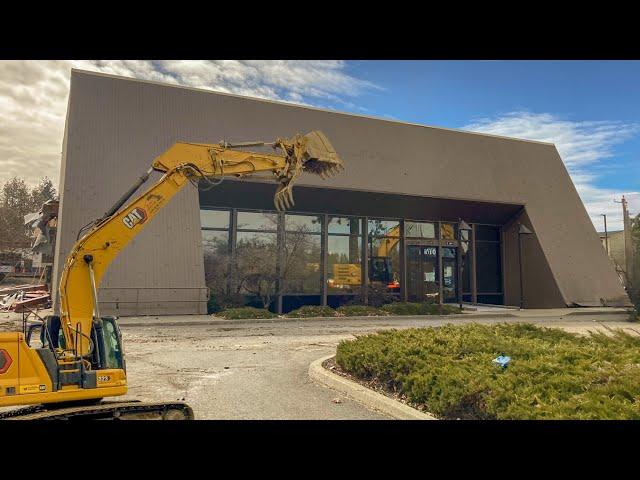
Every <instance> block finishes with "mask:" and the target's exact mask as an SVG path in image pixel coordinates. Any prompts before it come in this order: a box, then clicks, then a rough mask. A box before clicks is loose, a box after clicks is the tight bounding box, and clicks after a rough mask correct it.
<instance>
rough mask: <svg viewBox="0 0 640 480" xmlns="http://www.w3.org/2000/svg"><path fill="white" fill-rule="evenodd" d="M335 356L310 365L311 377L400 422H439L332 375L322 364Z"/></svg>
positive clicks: (427, 415) (352, 382)
mask: <svg viewBox="0 0 640 480" xmlns="http://www.w3.org/2000/svg"><path fill="white" fill-rule="evenodd" d="M334 356H335V355H328V356H326V357H322V358H319V359H318V360H316V361H314V362H312V363H311V365H309V377H311V379H312V380H314V381H316V382H318V383H320V384H322V385H324V386H326V387H329V388H331V389H333V390H337V391H338V392H340V393H342V394H344V395H346V396H347V397H349V398H351V399H352V400H355V401H356V402H358V403H361V404H363V405H364V406H366V407H369V408H371V409H373V410H377V411H379V412H381V413H384V414H386V415H389V416H391V417H393V418H395V419H398V420H437V418H435V417H433V416H432V415H429V414H426V413H422V412H420V411H418V410H416V409H415V408H411V407H409V406H408V405H405V404H403V403H400V402H398V401H396V400H393V399H391V398H389V397H387V396H385V395H382V394H381V393H378V392H374V391H373V390H371V389H369V388H367V387H363V386H362V385H360V384H359V383H356V382H354V381H351V380H348V379H346V378H344V377H341V376H340V375H336V374H335V373H331V372H330V371H328V370H327V369H325V368H324V367H323V366H322V363H323V362H325V361H326V360H329V359H330V358H333V357H334Z"/></svg>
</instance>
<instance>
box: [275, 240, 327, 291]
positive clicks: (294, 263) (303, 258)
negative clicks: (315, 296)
mask: <svg viewBox="0 0 640 480" xmlns="http://www.w3.org/2000/svg"><path fill="white" fill-rule="evenodd" d="M320 240H321V239H320V235H309V234H305V233H300V232H287V233H286V234H285V242H284V262H283V269H282V277H283V279H284V291H285V292H286V293H320V292H321V290H322V289H321V283H320V282H321V277H322V269H321V268H320V260H321V256H320V248H321V247H320Z"/></svg>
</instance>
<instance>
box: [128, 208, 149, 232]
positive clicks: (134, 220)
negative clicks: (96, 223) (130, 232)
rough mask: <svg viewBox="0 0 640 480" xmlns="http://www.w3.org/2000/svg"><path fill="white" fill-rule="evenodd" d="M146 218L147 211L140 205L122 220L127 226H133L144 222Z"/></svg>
mask: <svg viewBox="0 0 640 480" xmlns="http://www.w3.org/2000/svg"><path fill="white" fill-rule="evenodd" d="M146 219H147V212H145V211H144V210H143V209H141V208H140V207H136V208H134V209H133V210H131V211H130V212H129V213H127V214H126V215H125V216H124V218H123V219H122V222H123V223H124V224H125V225H126V226H127V228H133V227H135V226H136V225H137V224H139V223H144V222H145V220H146Z"/></svg>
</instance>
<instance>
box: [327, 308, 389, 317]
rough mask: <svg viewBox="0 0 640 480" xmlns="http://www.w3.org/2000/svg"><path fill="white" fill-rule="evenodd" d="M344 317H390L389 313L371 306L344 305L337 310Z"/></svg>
mask: <svg viewBox="0 0 640 480" xmlns="http://www.w3.org/2000/svg"><path fill="white" fill-rule="evenodd" d="M336 311H337V312H338V314H340V316H344V317H375V316H384V315H389V314H388V313H387V312H385V311H382V310H380V309H379V308H376V307H372V306H370V305H342V306H341V307H339V308H338V309H337V310H336Z"/></svg>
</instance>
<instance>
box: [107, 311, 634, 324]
mask: <svg viewBox="0 0 640 480" xmlns="http://www.w3.org/2000/svg"><path fill="white" fill-rule="evenodd" d="M581 315H592V316H593V315H595V316H608V317H611V316H616V317H617V316H620V317H621V319H620V321H621V320H622V319H623V318H625V319H626V316H627V315H628V314H627V313H625V312H620V311H618V312H597V313H594V312H568V313H565V314H563V315H559V316H557V317H549V316H544V315H541V316H540V318H541V319H549V321H550V322H553V321H556V320H558V319H560V320H562V319H564V320H565V321H570V320H569V319H568V318H566V317H577V316H581ZM523 317H524V315H519V314H515V313H508V312H491V313H489V312H487V313H484V312H483V313H461V314H460V313H458V314H451V315H384V316H353V317H298V318H256V319H251V318H243V319H237V320H224V319H222V318H219V317H214V316H207V318H206V319H202V320H185V321H180V322H177V321H171V320H169V321H164V320H161V319H159V318H158V319H154V320H150V321H140V320H137V321H131V322H129V321H127V320H126V319H127V317H124V318H122V319H120V321H119V322H118V323H119V325H120V327H121V328H126V327H181V326H187V327H190V326H197V325H210V326H216V325H237V326H238V327H240V325H243V324H252V325H256V324H275V323H289V322H291V323H294V322H309V323H312V322H315V321H332V320H350V321H358V320H371V319H374V318H376V319H380V320H387V321H393V320H396V319H400V320H401V319H407V318H410V319H413V320H424V321H425V322H429V321H435V320H445V319H450V320H454V319H455V320H469V321H474V320H475V319H478V320H481V319H487V318H510V319H519V318H523ZM209 318H211V320H209ZM527 318H535V317H527ZM594 321H596V322H597V321H601V322H606V321H619V320H618V319H616V320H611V319H607V320H604V319H603V320H594Z"/></svg>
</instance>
